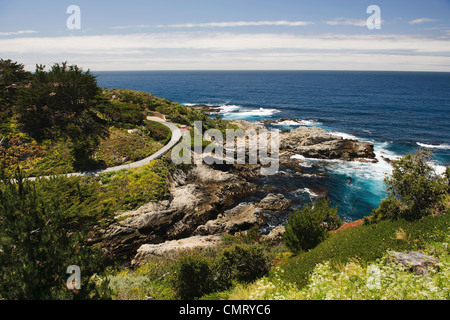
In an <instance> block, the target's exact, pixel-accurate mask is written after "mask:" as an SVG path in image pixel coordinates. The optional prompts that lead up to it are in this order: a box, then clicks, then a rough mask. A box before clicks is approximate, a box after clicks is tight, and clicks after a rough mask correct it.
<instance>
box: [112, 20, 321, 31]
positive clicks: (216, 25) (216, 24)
mask: <svg viewBox="0 0 450 320" xmlns="http://www.w3.org/2000/svg"><path fill="white" fill-rule="evenodd" d="M310 24H313V23H312V22H307V21H287V20H278V21H271V20H264V21H228V22H205V23H180V24H159V25H143V24H141V25H135V26H116V27H112V28H111V29H148V28H233V27H249V26H254V27H261V26H288V27H301V26H307V25H310Z"/></svg>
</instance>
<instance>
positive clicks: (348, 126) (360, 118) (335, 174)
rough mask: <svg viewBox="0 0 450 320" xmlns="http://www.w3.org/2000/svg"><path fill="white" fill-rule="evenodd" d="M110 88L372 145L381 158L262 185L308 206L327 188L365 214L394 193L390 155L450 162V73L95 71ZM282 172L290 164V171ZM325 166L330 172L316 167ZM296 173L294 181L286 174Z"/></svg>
mask: <svg viewBox="0 0 450 320" xmlns="http://www.w3.org/2000/svg"><path fill="white" fill-rule="evenodd" d="M94 73H95V74H96V75H97V76H98V78H97V79H98V83H99V85H100V86H102V87H105V88H130V89H136V90H140V91H145V92H150V93H152V94H154V95H156V96H159V97H163V98H166V99H169V100H172V101H175V102H178V103H181V104H184V105H194V104H206V105H214V106H217V105H219V106H221V114H222V116H223V117H224V118H225V119H243V120H248V121H255V122H258V121H261V120H277V119H282V118H290V119H295V120H298V121H300V123H295V122H292V121H283V122H280V123H278V124H277V125H276V127H277V128H279V129H281V130H284V129H290V128H295V127H296V126H298V125H305V126H319V127H321V128H324V129H326V130H327V131H330V132H332V133H335V134H337V135H341V136H344V137H348V138H355V139H359V140H364V141H370V142H373V143H374V145H375V153H376V156H377V159H378V160H379V161H378V163H376V164H373V163H359V162H343V161H337V160H328V161H319V160H314V159H312V160H309V161H308V162H306V163H305V164H304V168H303V169H304V172H305V173H306V174H301V175H296V174H295V173H293V172H289V169H286V171H285V172H281V173H282V174H280V175H277V176H270V177H265V178H261V180H260V181H257V183H260V184H261V185H264V186H267V187H270V188H271V189H272V190H276V192H280V193H283V194H284V195H285V196H286V197H288V198H290V199H292V200H293V201H295V204H296V205H298V206H301V205H302V204H305V203H307V202H309V201H311V200H313V199H314V198H316V197H318V196H320V195H321V194H323V193H324V192H325V193H326V194H328V196H329V198H330V199H331V201H332V202H333V204H334V205H336V206H337V207H338V208H339V210H338V212H339V214H340V215H341V217H342V218H344V219H346V220H348V221H353V220H357V219H361V218H362V217H364V216H367V215H369V214H370V213H371V211H372V210H373V209H374V208H376V207H378V205H379V203H380V201H381V200H382V199H384V198H385V197H386V191H385V184H384V182H383V179H384V177H385V176H386V175H389V173H390V172H391V166H390V164H389V163H388V162H387V161H385V160H384V159H391V160H393V159H396V158H398V157H401V156H403V155H404V154H405V153H407V152H413V151H414V150H415V149H417V148H426V149H430V150H431V151H432V152H433V160H432V162H431V163H430V165H432V166H434V167H435V169H436V171H437V172H442V171H443V170H445V166H448V165H450V73H428V72H359V71H130V72H94ZM282 170H283V169H282ZM318 171H319V172H321V173H326V175H324V176H317V175H308V174H307V173H308V172H318ZM286 177H289V178H286Z"/></svg>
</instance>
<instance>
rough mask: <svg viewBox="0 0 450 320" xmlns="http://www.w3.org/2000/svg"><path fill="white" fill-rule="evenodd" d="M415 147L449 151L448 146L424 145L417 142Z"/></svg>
mask: <svg viewBox="0 0 450 320" xmlns="http://www.w3.org/2000/svg"><path fill="white" fill-rule="evenodd" d="M417 145H418V146H420V147H422V148H427V149H445V150H450V145H448V144H438V145H435V144H426V143H421V142H417Z"/></svg>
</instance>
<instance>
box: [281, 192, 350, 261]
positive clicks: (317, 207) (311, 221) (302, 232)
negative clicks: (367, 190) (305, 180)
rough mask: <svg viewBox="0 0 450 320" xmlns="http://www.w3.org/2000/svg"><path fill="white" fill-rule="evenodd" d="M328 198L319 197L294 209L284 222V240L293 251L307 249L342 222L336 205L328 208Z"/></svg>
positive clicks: (323, 238) (320, 240)
mask: <svg viewBox="0 0 450 320" xmlns="http://www.w3.org/2000/svg"><path fill="white" fill-rule="evenodd" d="M329 205H330V201H329V200H328V199H320V200H318V201H317V202H315V203H312V204H310V205H306V206H305V207H303V208H302V209H301V210H300V211H298V210H296V211H294V212H293V213H292V214H291V216H290V217H289V221H288V223H287V224H286V232H285V234H284V241H285V244H286V246H287V247H288V248H289V249H290V250H291V251H292V252H294V253H298V252H300V251H308V250H310V249H312V248H314V247H315V246H317V245H318V244H319V243H321V242H322V241H323V240H325V239H326V238H327V237H328V234H329V233H328V232H329V231H330V230H334V229H337V228H338V227H339V226H340V225H341V224H342V222H341V221H340V219H339V217H338V215H337V207H334V208H330V207H329Z"/></svg>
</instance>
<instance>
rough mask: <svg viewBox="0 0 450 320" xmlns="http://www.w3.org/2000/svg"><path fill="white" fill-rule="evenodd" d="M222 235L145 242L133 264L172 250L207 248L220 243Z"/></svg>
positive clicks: (163, 254) (139, 263) (136, 264)
mask: <svg viewBox="0 0 450 320" xmlns="http://www.w3.org/2000/svg"><path fill="white" fill-rule="evenodd" d="M221 241H222V237H220V236H194V237H189V238H185V239H180V240H171V241H166V242H164V243H159V244H144V245H142V246H141V247H140V248H139V249H138V250H137V253H136V255H135V256H134V258H133V260H132V261H131V265H132V266H134V267H136V266H139V265H141V264H143V263H145V261H146V260H148V259H149V258H150V257H163V256H166V255H168V254H170V253H172V252H174V251H175V252H176V251H183V250H191V249H194V248H200V247H201V248H205V247H210V246H215V245H218V244H220V243H221Z"/></svg>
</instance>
